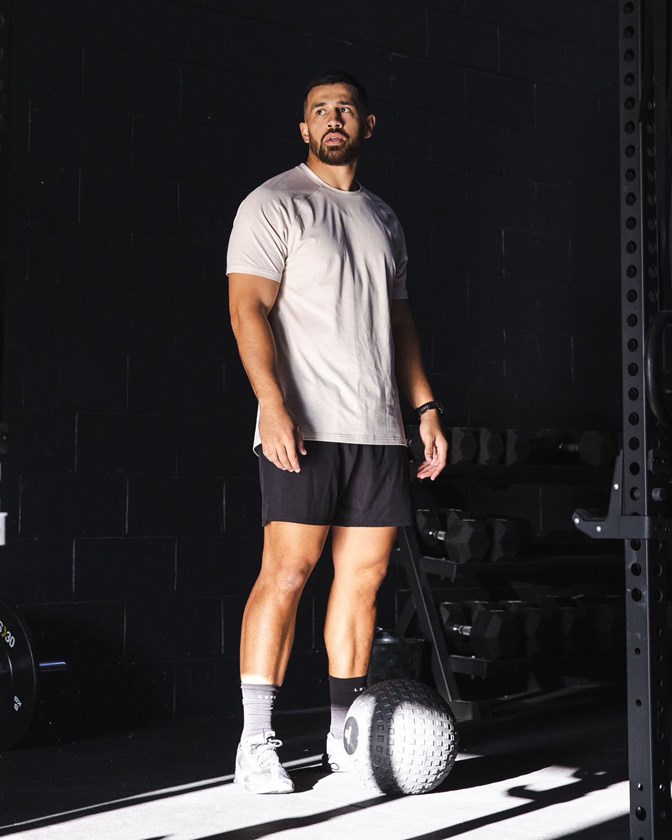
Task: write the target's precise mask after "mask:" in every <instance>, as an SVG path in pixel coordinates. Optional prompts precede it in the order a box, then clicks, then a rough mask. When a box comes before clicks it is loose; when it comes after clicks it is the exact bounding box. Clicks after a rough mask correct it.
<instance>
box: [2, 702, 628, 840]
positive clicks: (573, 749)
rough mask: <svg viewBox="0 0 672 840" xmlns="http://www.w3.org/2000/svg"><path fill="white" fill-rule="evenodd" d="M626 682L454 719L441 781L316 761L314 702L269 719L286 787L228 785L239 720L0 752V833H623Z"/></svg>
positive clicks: (188, 839)
mask: <svg viewBox="0 0 672 840" xmlns="http://www.w3.org/2000/svg"><path fill="white" fill-rule="evenodd" d="M622 694H623V689H622V688H621V687H618V688H604V687H603V688H600V689H594V688H593V689H580V690H579V689H571V690H565V691H563V692H560V693H558V694H556V695H553V696H546V697H541V698H537V699H528V700H526V701H524V702H517V703H515V704H511V705H509V706H502V707H501V708H499V709H498V710H497V716H496V717H495V718H494V719H492V720H488V721H480V722H476V723H470V724H462V725H461V727H460V739H461V751H460V756H459V759H458V762H457V764H456V765H455V767H454V768H453V770H452V772H451V774H450V775H449V776H448V778H447V780H446V781H445V782H444V784H443V785H441V787H440V788H438V789H437V790H435V791H433V792H431V793H428V794H425V795H422V796H411V797H400V798H391V797H386V796H380V795H376V794H375V793H374V792H373V791H371V790H368V789H367V788H365V787H363V786H362V784H361V783H360V782H359V781H358V780H357V778H356V777H353V776H352V775H345V774H337V775H325V773H324V772H323V771H322V770H321V768H320V767H319V756H320V754H321V752H322V746H323V742H324V732H325V727H326V725H327V720H328V715H327V714H326V712H325V711H324V710H318V711H314V712H308V713H302V714H296V713H295V714H285V715H281V716H279V717H278V719H277V721H276V729H277V730H278V735H279V736H280V737H283V738H284V740H285V746H284V747H283V748H282V749H281V751H280V755H281V758H282V760H283V761H284V762H285V764H286V765H287V766H288V767H289V769H290V772H291V774H292V777H293V778H294V781H295V784H296V792H295V793H294V794H292V795H289V796H254V795H250V794H246V793H244V792H242V791H241V790H240V789H239V788H238V787H237V786H235V785H233V784H231V779H232V775H231V773H232V769H233V756H234V752H235V746H236V742H237V739H238V732H239V727H238V725H237V724H236V725H235V726H232V725H231V723H230V722H229V723H226V722H223V721H222V720H191V721H185V722H181V723H177V724H175V725H173V726H171V727H165V728H161V729H152V730H145V731H141V732H136V733H132V734H128V733H126V734H119V735H109V736H106V737H101V738H96V739H90V740H86V741H81V742H77V743H72V744H65V745H57V746H54V745H52V746H35V747H31V748H24V749H19V750H15V751H12V752H6V753H4V754H3V755H2V757H1V758H0V761H1V762H2V764H1V765H0V766H2V769H3V773H2V785H1V786H0V835H3V836H4V835H12V836H13V837H15V838H25V840H66V838H67V840H74V838H76V839H77V840H234V838H235V839H236V840H238V839H240V840H257V838H267V837H277V838H281V839H282V840H324V838H343V839H344V840H379V839H380V840H444V838H464V840H493V838H496V840H560V838H563V840H628V837H629V834H628V817H627V813H628V786H627V781H626V780H627V754H626V752H627V751H626V713H625V705H624V702H623V697H622Z"/></svg>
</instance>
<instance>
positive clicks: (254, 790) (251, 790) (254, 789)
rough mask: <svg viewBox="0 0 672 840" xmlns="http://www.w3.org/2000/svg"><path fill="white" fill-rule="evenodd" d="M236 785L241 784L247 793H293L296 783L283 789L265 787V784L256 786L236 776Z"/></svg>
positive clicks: (234, 779) (234, 778) (234, 781)
mask: <svg viewBox="0 0 672 840" xmlns="http://www.w3.org/2000/svg"><path fill="white" fill-rule="evenodd" d="M233 783H234V785H240V786H241V787H242V789H243V790H244V791H245V792H246V793H260V794H269V795H272V794H279V795H282V794H283V793H293V791H294V785H293V784H292V786H291V787H285V788H282V789H278V788H273V787H263V786H255V785H251V784H250V783H249V782H245V781H243V780H242V779H237V778H236V777H235V776H234V777H233Z"/></svg>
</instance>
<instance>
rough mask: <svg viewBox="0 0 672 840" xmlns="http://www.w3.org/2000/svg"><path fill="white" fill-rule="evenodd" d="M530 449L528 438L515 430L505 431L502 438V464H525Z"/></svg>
mask: <svg viewBox="0 0 672 840" xmlns="http://www.w3.org/2000/svg"><path fill="white" fill-rule="evenodd" d="M531 448H532V447H531V444H530V439H529V437H527V436H526V435H524V434H522V433H521V432H519V431H518V430H517V429H507V430H506V433H505V436H504V463H505V464H506V465H507V466H512V465H513V464H525V463H527V459H528V458H529V457H530V451H531Z"/></svg>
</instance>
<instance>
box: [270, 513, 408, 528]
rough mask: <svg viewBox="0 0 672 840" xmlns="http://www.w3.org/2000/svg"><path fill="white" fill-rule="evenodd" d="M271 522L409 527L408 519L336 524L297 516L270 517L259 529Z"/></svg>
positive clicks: (335, 522) (340, 526) (331, 525)
mask: <svg viewBox="0 0 672 840" xmlns="http://www.w3.org/2000/svg"><path fill="white" fill-rule="evenodd" d="M271 522H294V523H296V524H297V525H326V526H327V527H329V528H332V527H337V528H404V527H406V526H408V525H411V524H412V522H411V520H410V519H404V520H395V521H394V522H357V523H352V522H337V521H327V520H324V521H321V522H315V521H308V520H307V519H300V518H299V517H298V516H271V517H269V518H268V519H266V520H264V519H262V520H261V527H262V528H265V527H266V526H267V525H270V524H271Z"/></svg>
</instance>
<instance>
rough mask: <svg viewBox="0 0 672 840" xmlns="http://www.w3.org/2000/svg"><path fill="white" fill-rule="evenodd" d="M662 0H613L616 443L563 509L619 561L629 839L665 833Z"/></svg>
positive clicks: (671, 472)
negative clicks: (619, 445)
mask: <svg viewBox="0 0 672 840" xmlns="http://www.w3.org/2000/svg"><path fill="white" fill-rule="evenodd" d="M671 22H672V11H670V9H669V7H668V0H620V2H619V136H620V157H619V166H620V225H621V227H620V231H621V234H620V254H621V313H622V324H621V328H622V333H621V335H622V339H621V352H622V398H623V450H622V452H621V454H620V455H619V456H618V458H617V460H616V465H615V469H614V477H613V482H612V488H611V500H610V504H609V511H608V513H607V516H606V518H602V519H600V518H597V517H595V516H593V515H591V514H590V513H589V512H588V511H585V510H577V511H576V512H575V514H574V523H575V525H576V527H577V528H578V529H579V530H581V531H583V532H584V533H586V534H589V535H590V536H592V537H595V538H606V539H614V538H616V539H622V540H623V541H624V549H625V552H624V556H625V612H626V645H627V680H628V688H627V697H628V704H627V705H628V753H629V756H628V763H629V781H630V838H631V840H667V838H669V837H671V836H672V808H671V803H670V721H669V716H670V705H669V670H668V650H667V649H668V634H667V582H666V578H667V563H668V558H669V556H670V550H671V546H672V543H671V542H670V541H671V540H672V519H671V518H670V504H671V502H672V498H671V497H670V481H671V480H672V411H671V408H672V406H671V404H670V400H669V394H672V387H671V385H672V383H671V382H670V381H669V378H668V381H665V380H666V374H667V376H668V377H669V373H667V371H666V368H671V367H672V365H670V361H671V360H672V356H670V347H669V346H666V337H667V336H666V332H667V327H668V326H672V277H671V275H670V265H671V259H670V246H671V244H672V237H671V236H670V221H671V215H670V160H671V156H670V150H671V143H670V122H669V114H670V93H671V91H672V83H671V79H672V67H671V66H670V55H671V54H672V49H671V48H670V44H671V37H670V32H671Z"/></svg>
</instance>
